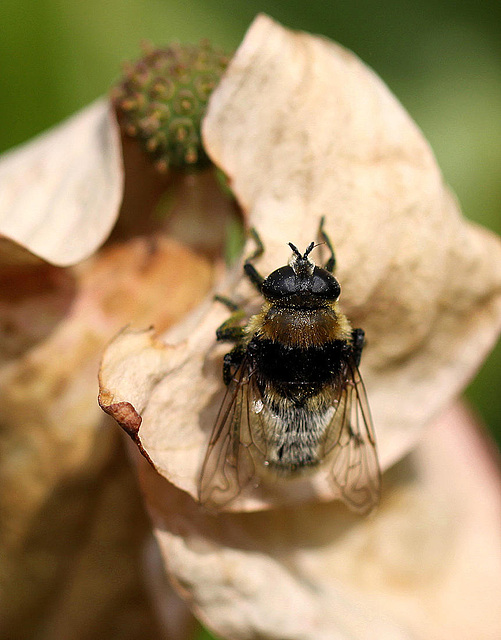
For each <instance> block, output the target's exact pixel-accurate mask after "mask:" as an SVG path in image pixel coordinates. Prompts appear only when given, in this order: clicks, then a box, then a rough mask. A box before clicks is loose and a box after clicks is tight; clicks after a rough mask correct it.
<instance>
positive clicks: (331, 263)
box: [318, 216, 336, 273]
mask: <svg viewBox="0 0 501 640" xmlns="http://www.w3.org/2000/svg"><path fill="white" fill-rule="evenodd" d="M324 224H325V216H322V217H321V218H320V228H319V230H318V233H319V235H320V237H321V238H322V240H323V241H324V242H325V244H326V245H327V248H328V249H329V251H330V252H331V256H330V258H329V259H328V260H327V262H326V263H325V266H324V269H325V270H326V271H329V272H330V273H334V269H335V268H336V255H335V253H334V247H333V246H332V242H331V239H330V238H329V236H328V235H327V233H326V232H325V230H324Z"/></svg>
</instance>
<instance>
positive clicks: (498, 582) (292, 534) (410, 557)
mask: <svg viewBox="0 0 501 640" xmlns="http://www.w3.org/2000/svg"><path fill="white" fill-rule="evenodd" d="M477 429H478V427H477V425H476V424H475V420H473V419H472V416H471V415H470V414H469V413H468V412H467V411H466V410H465V409H464V408H463V407H461V406H456V407H454V408H452V409H450V410H449V411H447V412H446V413H445V414H444V415H443V416H442V417H441V418H440V419H439V420H438V421H437V422H436V423H435V424H434V425H430V427H429V428H428V429H427V431H426V437H425V438H423V439H422V441H421V442H420V444H419V445H418V446H417V447H416V448H415V449H414V450H413V451H412V453H410V454H409V455H408V456H406V457H405V458H403V459H402V460H401V461H400V462H399V463H397V464H396V465H395V466H394V467H393V468H392V469H391V470H390V471H389V472H388V473H387V474H386V475H385V481H384V487H383V498H382V501H381V505H380V507H379V509H378V510H377V511H376V512H375V513H374V514H371V516H369V517H368V518H360V517H358V516H356V515H353V514H351V513H350V512H349V511H348V510H347V509H346V508H345V507H344V506H342V505H340V504H338V503H316V504H309V505H302V506H299V507H295V508H293V509H290V508H289V509H287V508H282V509H272V510H269V511H260V512H254V513H221V514H219V515H218V516H214V515H209V514H207V513H204V512H203V511H202V510H200V508H199V507H198V506H197V504H196V503H195V502H194V500H193V499H192V498H191V497H190V496H189V495H188V494H187V493H185V492H184V491H180V490H179V489H177V488H176V487H174V486H173V485H172V484H171V483H169V482H167V481H166V480H165V479H164V478H162V477H161V476H160V475H159V474H157V473H155V472H154V470H153V469H152V468H151V466H150V465H148V464H147V463H146V462H144V464H143V465H142V470H141V474H140V476H141V482H142V487H143V491H144V492H145V493H146V495H147V496H148V501H149V510H150V514H151V515H152V517H153V521H154V524H155V527H156V536H157V539H158V542H159V544H160V547H161V550H162V553H163V555H164V561H165V564H166V567H167V570H168V571H169V572H170V574H171V578H172V580H173V582H174V584H175V585H176V586H177V588H178V590H179V591H180V593H182V594H184V595H185V596H187V597H188V598H189V601H190V602H191V604H192V606H193V609H194V611H195V613H196V615H197V616H198V617H200V619H202V620H203V621H205V623H206V624H207V625H209V626H210V627H211V628H212V629H213V630H214V631H215V632H216V633H217V634H218V636H220V637H222V638H231V640H251V639H254V638H266V639H267V640H333V639H336V640H374V639H377V640H444V638H454V639H455V640H470V639H471V638H475V640H497V638H499V634H500V631H501V547H500V545H499V539H500V535H501V493H500V491H499V482H500V478H499V471H498V469H497V468H496V465H495V462H494V460H493V457H492V451H491V450H490V447H489V446H488V443H486V442H485V441H484V440H483V439H482V438H481V437H480V436H479V433H478V430H477Z"/></svg>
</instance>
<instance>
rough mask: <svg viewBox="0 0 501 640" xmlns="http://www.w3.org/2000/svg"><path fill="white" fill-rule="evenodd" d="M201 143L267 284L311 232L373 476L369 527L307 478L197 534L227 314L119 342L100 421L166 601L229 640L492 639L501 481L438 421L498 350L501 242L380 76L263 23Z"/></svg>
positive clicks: (218, 97)
mask: <svg viewBox="0 0 501 640" xmlns="http://www.w3.org/2000/svg"><path fill="white" fill-rule="evenodd" d="M203 136H204V142H205V146H206V150H207V152H208V153H209V155H210V156H211V157H212V159H213V161H214V162H215V164H217V165H218V166H219V167H220V168H222V169H223V171H224V172H225V173H226V175H227V176H228V177H229V180H230V184H231V187H232V189H233V192H234V194H235V195H236V197H237V199H238V201H239V203H240V205H241V207H242V210H243V212H244V214H245V216H246V220H247V223H248V225H249V226H254V227H256V228H257V229H258V231H259V233H260V235H261V237H262V238H263V240H264V242H265V245H266V253H265V255H264V256H263V259H262V261H261V262H260V265H259V266H260V270H261V271H262V272H263V273H269V272H270V271H271V270H272V269H273V268H276V267H278V266H280V265H282V264H284V262H285V260H286V256H287V253H288V249H287V245H286V243H287V242H288V241H292V242H294V243H296V244H299V245H301V246H302V245H304V244H305V243H308V242H309V241H310V240H311V239H312V238H313V237H314V234H315V232H316V229H317V228H318V222H319V219H320V217H321V216H325V218H326V224H327V231H328V232H329V235H330V236H331V238H332V239H333V241H334V243H335V246H336V253H337V258H338V264H339V268H338V274H339V280H340V282H341V285H342V287H343V297H342V306H343V310H344V311H345V312H346V313H347V315H348V316H349V317H350V318H351V319H352V320H353V322H354V323H355V324H356V325H357V326H363V327H364V329H365V330H366V334H367V338H368V345H367V349H366V352H364V359H363V362H362V372H363V375H364V379H365V381H366V386H367V389H368V393H369V396H370V401H371V406H372V411H373V416H374V422H375V425H376V431H377V437H378V442H379V450H380V456H381V463H382V467H383V469H384V470H386V473H385V476H384V485H383V500H382V504H381V507H380V509H379V511H378V512H377V513H376V514H375V515H374V517H372V518H368V519H366V520H360V519H357V518H356V517H354V516H352V515H350V514H349V513H347V512H346V510H345V509H343V508H342V507H341V506H340V505H339V504H338V503H337V502H330V501H329V500H331V499H332V497H333V495H332V493H330V492H329V490H326V488H325V487H323V486H321V485H320V484H318V483H316V481H315V479H313V480H309V479H308V480H305V487H304V491H302V492H301V497H298V495H297V494H296V493H292V492H290V491H289V492H287V491H285V492H281V493H280V495H278V493H277V492H276V491H274V489H273V487H265V488H264V489H262V488H261V487H260V488H259V489H257V490H256V492H255V494H254V496H253V497H251V498H249V497H247V496H246V497H241V498H239V499H237V500H236V501H235V502H233V503H231V504H230V505H229V506H228V509H229V510H231V512H228V513H221V514H220V515H219V516H213V515H208V514H206V513H204V511H203V510H201V509H200V507H199V506H198V505H197V503H196V501H195V498H196V485H197V479H198V474H199V471H200V466H201V463H202V460H203V456H204V452H205V447H206V444H207V438H208V434H209V432H210V430H211V427H212V425H213V421H214V419H215V415H216V413H217V409H218V406H219V404H220V402H221V398H222V394H223V387H222V384H221V371H220V369H221V356H222V349H220V348H219V347H216V345H215V337H214V336H215V329H216V327H217V326H218V325H219V324H220V323H221V322H222V320H223V319H224V318H225V316H226V311H225V310H224V308H221V305H218V304H217V303H213V305H212V306H208V307H207V309H206V311H205V313H204V315H202V316H201V318H199V319H198V321H197V322H195V323H194V322H193V319H191V320H190V322H188V323H186V324H185V325H184V326H183V325H181V326H179V327H177V328H176V333H175V334H173V333H171V334H167V335H163V336H161V337H160V336H158V335H157V334H155V332H154V331H153V330H147V331H140V330H129V331H125V332H122V333H121V334H120V335H119V336H118V337H117V338H116V339H115V340H114V341H113V342H112V344H111V345H110V346H109V347H108V349H107V351H106V353H105V356H104V359H103V363H102V368H101V373H100V381H101V394H100V402H101V405H102V406H103V408H104V409H105V410H106V411H107V412H108V413H110V414H111V415H113V416H114V417H115V418H116V419H117V420H118V422H119V423H120V424H121V425H122V426H123V427H124V428H125V429H126V430H127V432H128V433H129V435H131V436H132V437H133V439H134V440H135V442H136V444H138V446H139V448H140V450H141V452H142V453H143V455H144V456H145V458H147V459H148V461H149V463H150V464H147V463H146V462H144V461H143V463H142V464H141V465H140V475H141V479H142V485H143V490H144V492H145V495H146V497H147V501H148V504H149V509H150V512H151V514H152V517H153V521H154V524H155V527H156V535H157V539H158V540H159V543H160V545H161V548H162V551H163V554H164V559H165V562H166V566H167V568H168V570H169V572H170V575H171V577H172V579H173V581H174V583H175V584H177V585H178V589H179V590H180V592H181V593H183V594H185V596H186V597H188V598H189V600H190V602H191V603H192V606H193V608H194V610H195V611H196V613H197V615H198V616H199V617H200V618H201V619H202V620H204V621H205V622H207V623H208V624H209V625H210V626H211V627H213V628H214V629H215V630H216V631H217V632H218V633H219V634H221V635H222V636H223V637H228V638H232V639H236V638H256V637H263V638H277V639H279V638H280V639H281V640H283V639H284V638H291V639H292V638H301V639H303V640H304V639H307V638H312V639H315V640H319V639H322V638H326V639H327V638H329V639H332V638H371V639H372V638H385V640H386V639H388V638H410V637H412V638H427V639H429V638H437V639H438V638H443V637H454V638H465V639H466V638H470V637H476V638H485V639H487V638H492V639H493V638H495V637H496V636H497V635H499V632H500V630H501V617H500V615H499V611H501V607H500V606H499V605H500V604H501V603H500V598H499V593H500V592H501V591H500V587H501V578H500V576H501V571H499V569H500V568H501V554H500V551H499V548H498V545H497V543H495V541H494V540H495V538H496V537H498V536H499V512H500V509H501V498H500V492H499V477H498V475H497V474H496V472H495V471H494V469H493V464H492V461H491V459H490V454H489V452H488V451H487V450H486V449H485V448H484V447H483V446H482V444H481V442H480V440H479V437H478V435H477V434H476V433H475V431H474V428H473V426H472V420H471V418H470V417H469V416H468V415H467V414H466V413H465V412H464V410H463V409H461V408H456V409H451V410H449V412H448V413H447V412H446V413H444V411H445V410H446V409H447V407H448V406H449V405H450V403H451V402H452V400H453V399H454V398H455V397H456V396H457V395H458V393H460V391H461V390H462V388H463V387H464V385H465V384H466V382H467V381H468V380H469V379H470V377H471V376H472V375H473V373H474V372H475V370H476V369H477V367H478V366H479V364H480V362H481V361H482V359H483V357H484V356H485V354H486V353H487V351H488V350H489V348H490V347H491V346H492V344H493V342H494V340H495V338H496V336H497V334H498V331H499V326H500V320H501V297H500V290H501V288H500V285H501V269H500V264H501V261H500V260H499V258H500V254H501V246H500V243H499V240H498V239H497V238H496V237H494V236H493V235H492V234H490V233H489V232H487V231H485V230H483V229H480V228H478V227H476V226H474V225H472V224H470V223H468V222H467V221H466V220H464V219H463V218H462V217H461V215H460V213H459V210H458V206H457V203H456V202H455V200H454V198H453V197H452V196H451V194H450V192H449V190H448V189H447V187H446V186H445V185H444V184H443V180H442V177H441V175H440V172H439V170H438V168H437V166H436V162H435V159H434V157H433V155H432V153H431V151H430V149H429V146H428V144H427V143H426V141H425V140H424V139H423V137H422V135H421V133H420V132H419V130H418V129H417V128H416V126H415V125H414V124H413V122H412V121H411V120H410V118H409V116H408V115H407V114H406V113H405V112H404V110H403V109H402V107H401V106H400V105H399V104H398V103H397V101H396V100H395V99H394V98H393V96H392V95H391V94H390V93H389V92H388V90H387V88H386V87H385V86H384V85H383V83H382V82H381V81H380V80H379V79H378V78H377V77H376V76H375V75H374V73H372V72H371V71H370V70H368V69H367V68H366V67H365V66H364V65H363V64H362V63H361V62H360V61H359V60H358V59H357V58H356V57H355V56H353V55H352V54H351V53H349V52H348V51H346V50H344V49H342V48H341V47H339V46H337V45H335V44H333V43H330V42H328V41H326V40H324V39H320V38H316V37H313V36H309V35H307V34H303V33H292V32H289V31H287V30H286V29H283V28H282V27H280V26H279V25H277V24H276V23H274V22H273V21H271V20H270V19H269V18H267V17H265V16H260V17H258V18H257V19H256V21H255V23H254V24H253V25H252V27H251V28H250V30H249V32H248V34H247V36H246V38H245V40H244V42H243V44H242V45H241V47H240V48H239V49H238V51H237V53H236V55H235V57H234V59H233V60H232V62H231V63H230V65H229V67H228V69H227V72H226V74H225V76H224V78H223V79H222V81H221V83H220V85H219V86H218V88H217V90H216V91H215V92H214V94H213V96H212V98H211V101H210V105H209V109H208V113H207V116H206V118H205V120H204V123H203ZM239 273H240V272H239ZM233 278H235V273H234V274H233ZM229 282H231V280H230V281H226V290H225V291H224V292H225V293H228V291H229V289H231V294H232V296H233V297H237V298H239V299H240V300H243V301H245V302H246V303H247V305H248V308H249V310H253V309H255V308H256V304H258V302H257V300H256V298H255V296H253V294H252V292H251V291H250V288H249V287H248V285H247V283H246V282H244V281H243V279H240V280H238V281H237V282H235V284H234V285H233V286H231V285H230V284H229ZM441 415H442V417H441V418H440V416H441ZM431 425H434V426H431ZM465 451H468V454H465ZM469 465H475V468H476V469H477V473H476V474H471V473H470V471H469V470H468V466H469ZM453 479H454V481H453ZM480 494H481V495H482V496H484V497H485V503H483V504H482V506H481V504H480V501H479V500H478V496H479V495H480ZM305 496H308V499H307V500H306V501H305ZM487 496H488V497H487ZM475 523H481V524H479V528H478V530H477V529H475V527H476V524H475ZM480 540H482V542H480ZM469 545H473V546H471V547H470V546H469ZM487 550H488V551H487ZM469 554H472V555H471V560H469V559H468V556H469ZM493 567H496V570H495V571H494V570H493ZM496 594H497V595H496ZM464 602H468V607H465V606H464Z"/></svg>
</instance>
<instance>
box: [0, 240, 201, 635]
mask: <svg viewBox="0 0 501 640" xmlns="http://www.w3.org/2000/svg"><path fill="white" fill-rule="evenodd" d="M212 279H213V268H212V266H211V265H210V263H209V262H208V261H207V260H206V259H204V258H202V257H201V256H199V255H196V254H194V253H193V252H191V251H190V250H188V249H186V248H185V247H183V246H182V245H180V244H179V243H177V242H175V241H173V240H171V239H168V238H165V237H158V238H154V237H151V238H141V237H136V238H134V239H132V240H128V241H126V242H120V243H114V244H110V245H108V246H107V247H106V248H103V249H102V250H101V251H99V252H98V253H96V254H95V255H93V256H92V257H91V258H89V259H88V260H86V261H84V262H81V263H80V264H78V265H76V266H74V267H70V268H64V269H63V268H60V267H55V266H52V265H48V264H47V263H43V262H42V261H41V260H40V261H35V262H34V263H33V264H20V265H19V264H18V265H11V266H10V267H6V266H5V267H4V268H2V269H1V270H0V284H1V285H2V286H0V323H1V330H2V335H3V340H2V343H1V348H0V425H1V429H0V452H1V455H0V483H1V486H2V491H1V492H0V512H1V514H2V518H1V519H2V526H0V576H1V578H0V583H1V584H0V590H1V591H2V607H1V612H0V627H1V628H2V631H3V632H4V635H5V637H13V638H14V637H16V638H21V637H35V636H36V637H42V636H43V637H44V638H46V639H47V640H51V639H53V638H68V637H72V638H75V639H76V640H78V639H80V638H82V639H83V638H88V637H93V638H96V639H98V638H109V637H111V636H114V637H120V638H138V637H141V635H142V634H143V635H145V636H146V637H151V638H154V637H155V638H156V637H160V634H161V631H160V628H159V626H160V625H159V624H158V615H157V614H154V612H153V611H152V605H151V602H149V598H148V595H147V593H146V591H145V587H144V584H143V568H142V566H141V565H142V561H143V558H142V557H141V545H142V543H143V542H144V540H145V538H149V537H150V536H151V531H150V528H149V525H148V523H147V521H146V517H145V516H144V512H143V509H142V505H141V502H140V499H139V495H138V492H137V483H136V481H135V479H134V477H133V474H132V473H131V469H130V465H129V464H128V461H127V457H126V455H125V452H124V448H123V446H121V445H120V441H119V440H117V436H118V430H117V428H116V425H115V424H114V423H113V422H112V421H111V420H108V419H107V417H106V416H104V414H103V413H102V411H101V410H100V409H99V407H98V405H97V403H96V387H97V372H98V369H99V360H100V357H101V353H102V351H103V349H104V347H105V345H106V343H107V342H108V341H109V339H110V338H111V336H113V335H115V334H116V333H117V331H119V330H120V329H121V328H122V327H123V326H124V325H125V324H127V323H137V324H138V325H139V326H144V325H145V324H146V325H149V324H152V323H154V324H155V325H158V326H160V327H161V328H162V329H166V328H168V327H169V326H170V325H172V324H173V323H175V322H177V321H179V320H180V318H182V317H184V316H185V315H186V313H187V312H188V311H190V309H191V308H192V307H193V306H194V305H196V304H198V303H199V302H200V301H201V300H202V299H203V298H204V296H205V295H206V294H207V291H208V290H209V289H210V287H211V284H212ZM173 637H175V636H174V635H173ZM176 637H177V636H176Z"/></svg>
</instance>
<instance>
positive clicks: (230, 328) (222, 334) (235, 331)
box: [216, 309, 245, 342]
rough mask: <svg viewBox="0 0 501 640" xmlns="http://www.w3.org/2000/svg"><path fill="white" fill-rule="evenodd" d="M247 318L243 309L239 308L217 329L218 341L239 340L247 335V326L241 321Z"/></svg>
mask: <svg viewBox="0 0 501 640" xmlns="http://www.w3.org/2000/svg"><path fill="white" fill-rule="evenodd" d="M243 318H245V312H244V311H243V309H237V310H236V311H234V313H232V314H231V316H230V317H229V318H228V320H225V321H224V322H223V324H222V325H221V326H220V327H218V328H217V329H216V339H217V340H218V341H222V340H227V341H228V342H238V341H239V340H241V339H242V338H243V337H244V335H245V328H244V327H242V326H241V325H240V324H239V322H240V321H241V320H243Z"/></svg>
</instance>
